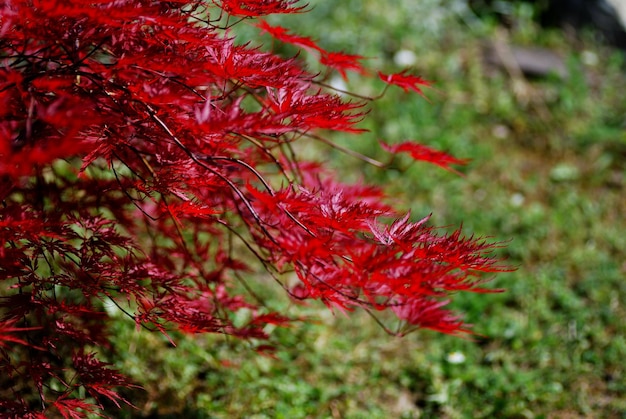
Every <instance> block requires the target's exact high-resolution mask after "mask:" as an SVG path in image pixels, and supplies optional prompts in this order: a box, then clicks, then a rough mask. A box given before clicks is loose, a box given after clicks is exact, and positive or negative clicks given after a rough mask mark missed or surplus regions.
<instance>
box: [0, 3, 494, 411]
mask: <svg viewBox="0 0 626 419" xmlns="http://www.w3.org/2000/svg"><path fill="white" fill-rule="evenodd" d="M302 11H304V6H300V5H298V2H296V1H292V0H282V1H280V0H275V1H268V0H262V1H261V0H259V1H227V0H222V1H210V2H201V1H190V2H159V1H152V0H115V1H113V0H100V1H90V2H86V1H79V0H65V1H54V0H46V1H42V0H13V1H10V2H6V1H5V2H0V60H1V62H2V65H1V66H0V201H1V203H0V410H2V411H3V412H8V413H6V415H7V416H8V417H44V416H50V417H58V416H59V415H60V416H62V417H64V418H77V417H84V416H86V415H87V414H88V413H90V412H96V411H98V410H99V409H100V408H102V407H103V406H104V405H105V404H109V405H111V404H113V405H118V406H119V404H120V402H125V400H124V399H123V398H122V397H121V396H120V395H119V394H118V393H117V392H116V387H120V386H121V387H128V386H130V384H129V383H128V382H127V381H126V379H125V378H124V377H123V376H122V375H121V374H120V373H118V372H116V371H114V370H112V369H111V368H110V365H108V364H107V363H105V362H103V361H102V360H101V359H104V358H98V357H99V356H104V354H108V355H107V356H114V354H111V350H112V349H111V345H110V343H109V335H108V331H107V325H108V324H109V323H110V322H111V321H112V319H111V316H112V315H113V314H112V313H114V312H117V313H119V314H121V315H124V316H127V317H128V318H129V319H132V321H134V322H135V323H136V324H137V326H138V327H143V328H147V329H151V330H158V331H161V332H163V333H167V332H168V331H169V330H180V331H183V332H186V333H206V332H211V333H222V334H228V335H234V336H238V337H241V338H243V339H252V338H254V339H268V338H269V336H268V334H267V328H266V326H267V325H279V326H282V325H286V324H288V323H289V322H290V321H291V320H292V319H290V318H289V316H288V315H287V313H275V312H272V311H271V310H270V309H269V308H268V307H265V306H264V304H262V303H261V302H259V301H256V300H255V299H254V298H249V297H250V295H247V294H245V293H244V294H242V293H241V292H240V291H238V290H241V286H240V285H238V279H240V278H241V276H242V275H245V274H246V273H247V272H249V271H250V270H252V269H254V268H258V267H262V268H264V269H265V270H266V271H267V273H268V274H269V275H271V276H273V277H274V278H275V279H276V280H277V281H278V282H279V283H280V284H281V285H282V286H283V287H284V288H285V290H286V291H287V292H288V293H290V295H291V296H292V297H293V298H295V299H317V300H321V301H323V302H324V303H326V304H328V305H329V306H332V307H338V308H340V309H344V310H352V309H354V308H363V309H365V310H369V311H370V312H374V311H381V310H388V311H390V312H392V313H395V315H396V316H397V317H398V318H399V319H401V320H402V321H403V326H401V327H400V328H399V329H397V330H393V331H391V330H390V333H395V334H400V335H401V334H405V333H407V332H409V331H411V330H413V329H415V328H420V327H423V328H430V329H434V330H438V331H441V332H444V333H457V332H463V331H466V328H465V327H464V326H463V323H462V321H461V320H460V318H459V317H458V316H456V315H454V314H451V313H450V312H449V311H447V310H445V309H444V308H443V306H444V305H445V304H446V303H447V299H448V296H449V294H450V293H451V292H455V291H474V292H483V291H484V289H483V288H482V287H481V284H482V282H483V279H481V278H482V277H481V274H482V273H485V272H497V271H501V270H503V269H505V268H503V267H502V266H500V265H499V264H498V261H497V260H496V259H495V258H493V257H492V256H491V254H490V252H491V250H492V249H493V248H494V247H495V246H496V245H495V244H492V243H488V242H486V241H483V240H477V239H474V238H467V237H463V236H462V235H461V233H460V231H457V232H455V233H453V234H444V233H442V232H440V231H439V230H437V229H435V228H433V227H429V226H428V225H427V222H426V221H427V219H422V220H421V221H419V222H411V221H410V220H409V217H408V215H407V216H402V215H401V214H398V213H397V212H396V211H395V210H394V209H393V208H391V207H390V206H388V205H386V204H384V203H383V202H384V200H385V198H384V194H383V192H382V191H380V190H379V189H377V188H375V187H369V186H363V185H349V184H342V183H340V182H337V181H335V180H333V178H334V177H336V176H333V174H332V173H327V172H325V171H324V169H323V168H322V165H321V163H317V162H307V161H306V160H305V159H303V158H302V156H300V155H299V154H298V152H297V150H298V147H297V145H294V143H296V142H299V143H302V142H306V141H311V140H322V141H323V142H325V143H327V144H331V145H332V142H331V141H330V140H328V139H326V138H325V137H323V136H322V135H323V134H320V131H321V130H331V131H343V132H348V133H355V132H360V131H361V129H360V128H359V127H358V122H359V121H360V120H361V119H362V118H363V117H364V115H365V111H364V110H363V103H359V102H350V101H346V100H344V99H343V98H342V97H340V96H339V95H337V94H334V93H333V92H332V91H329V90H327V89H326V88H325V87H324V86H325V84H324V83H323V80H321V79H320V76H316V75H314V74H310V73H309V72H307V70H306V69H304V68H303V67H302V66H301V63H300V62H299V61H298V60H297V59H296V58H281V57H280V56H278V55H275V54H273V53H271V52H267V51H264V50H262V49H261V48H260V46H255V45H251V44H241V43H239V42H235V40H234V39H233V37H232V32H231V29H230V26H229V25H230V23H228V24H227V23H225V22H233V21H241V20H247V19H249V18H252V17H256V16H262V15H267V14H270V13H296V12H302ZM226 16H229V17H226ZM238 19H240V20H238ZM259 27H260V28H261V29H262V30H264V31H267V32H269V33H270V34H272V35H273V36H274V37H275V38H276V39H278V40H280V41H283V42H289V43H292V44H294V45H296V46H298V47H301V48H305V49H308V50H310V51H312V52H314V53H316V54H319V59H320V62H321V63H322V64H324V65H326V66H328V67H329V69H331V70H334V71H338V72H339V73H340V74H341V75H342V76H344V77H345V76H346V71H356V72H360V73H363V74H366V72H365V70H364V68H363V67H362V66H361V64H360V62H359V60H360V59H361V57H358V56H355V55H350V54H345V53H340V52H328V51H325V50H323V49H322V48H321V47H319V46H318V45H317V44H316V43H315V42H314V41H313V40H311V39H310V38H307V37H301V36H298V35H294V34H291V33H289V32H288V31H286V30H284V29H282V28H280V27H271V26H269V25H267V24H266V23H264V22H261V23H259ZM380 77H381V78H382V79H383V80H384V81H386V82H387V83H390V84H395V85H398V86H400V87H401V88H403V89H405V90H415V91H417V92H418V93H421V91H420V90H419V86H425V85H427V83H426V82H424V81H423V80H422V79H420V78H418V77H416V76H408V75H406V74H404V73H400V74H397V75H389V76H387V75H383V74H381V75H380ZM388 148H389V150H390V151H393V152H408V153H409V154H411V155H412V156H413V157H414V158H416V159H421V160H428V161H431V162H433V163H435V164H439V165H440V166H443V167H445V168H449V165H450V164H457V163H461V161H460V160H456V159H454V158H452V157H450V156H448V155H447V154H444V153H439V152H436V151H433V150H431V149H428V148H426V147H425V146H420V145H416V144H413V143H402V144H399V145H396V146H389V147H388ZM394 219H395V220H396V221H393V222H392V221H391V220H394ZM385 220H386V222H385ZM292 280H293V281H292ZM240 310H246V312H249V313H252V314H251V316H250V317H249V318H250V320H249V321H247V322H245V323H244V324H242V323H241V322H236V321H235V320H234V319H235V317H236V316H235V314H236V313H237V312H238V311H240ZM267 347H268V346H267V345H266V344H262V345H260V346H259V350H265V349H266V348H267ZM94 350H96V352H94ZM80 394H83V395H84V397H82V398H81V397H80V396H79V395H80Z"/></svg>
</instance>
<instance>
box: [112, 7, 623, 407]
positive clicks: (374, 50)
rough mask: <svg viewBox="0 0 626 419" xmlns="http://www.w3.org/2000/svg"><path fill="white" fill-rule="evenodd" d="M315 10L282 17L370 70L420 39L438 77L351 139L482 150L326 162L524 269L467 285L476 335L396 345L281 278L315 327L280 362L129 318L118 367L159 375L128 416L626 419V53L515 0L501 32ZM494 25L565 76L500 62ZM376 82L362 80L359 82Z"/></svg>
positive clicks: (289, 333)
mask: <svg viewBox="0 0 626 419" xmlns="http://www.w3.org/2000/svg"><path fill="white" fill-rule="evenodd" d="M312 3H313V4H314V5H316V8H315V9H314V10H313V12H312V13H311V14H309V15H302V16H292V17H289V19H288V20H285V21H284V22H287V23H289V22H291V24H292V25H293V26H295V27H298V28H299V31H300V32H301V33H304V34H308V35H313V36H315V37H317V38H319V39H321V43H322V44H323V45H325V46H326V47H328V48H329V49H343V50H346V51H348V52H354V53H360V54H362V55H365V56H368V57H378V58H376V59H374V58H372V60H371V66H372V67H377V68H382V69H386V70H398V69H399V68H398V67H397V65H396V64H395V63H394V57H397V53H398V52H399V51H401V50H406V51H412V52H414V53H415V54H416V56H417V61H416V63H415V64H414V68H415V71H416V72H417V73H419V74H422V75H424V76H425V77H426V78H428V79H431V80H434V81H435V82H436V89H434V90H431V91H430V92H428V94H427V95H428V97H429V101H425V100H423V99H421V98H419V97H416V96H405V95H403V94H402V93H401V92H397V91H389V92H388V95H387V96H385V98H384V99H382V100H380V101H379V102H377V103H375V104H374V105H373V107H374V109H373V112H372V114H371V115H370V118H369V119H368V121H367V122H366V127H367V128H369V129H371V130H372V133H371V134H365V135H363V136H361V137H355V138H346V139H345V140H342V139H339V141H345V142H344V144H346V145H348V146H349V147H351V148H353V149H356V150H358V151H361V152H363V153H366V154H368V155H372V156H376V155H377V154H378V153H380V150H379V149H378V146H377V144H376V139H377V138H379V137H383V138H386V139H388V140H392V141H393V140H395V141H399V140H402V139H404V138H414V139H418V140H421V141H423V142H425V143H427V144H431V145H433V146H436V147H439V148H442V149H446V150H449V151H451V152H453V153H454V154H455V155H457V156H460V157H469V158H471V159H472V163H471V164H470V165H469V166H468V167H467V168H464V169H463V172H464V173H465V174H466V176H465V177H459V176H456V175H454V174H451V173H449V172H445V171H443V170H440V169H437V168H434V167H431V166H424V165H413V166H412V167H411V168H410V169H409V170H407V171H406V172H403V173H400V172H397V171H395V172H394V171H390V172H381V171H378V170H376V169H374V168H372V167H367V166H365V165H363V164H362V163H361V162H359V161H357V160H352V159H350V158H348V157H346V156H339V155H337V154H336V153H334V152H332V151H324V153H328V158H329V159H330V160H331V162H333V164H334V165H336V167H338V168H339V169H340V170H342V171H343V173H344V174H345V176H348V177H349V176H355V174H358V176H355V178H357V177H362V178H365V179H366V180H367V181H369V182H376V183H380V184H386V185H389V193H390V194H391V195H392V196H393V197H394V200H395V201H396V202H399V203H401V204H402V205H403V206H404V207H405V208H406V209H411V210H412V212H413V214H414V216H415V217H421V216H424V215H427V214H429V213H431V212H432V213H433V223H435V224H438V225H451V226H456V225H458V224H460V223H463V225H464V228H465V230H466V231H467V232H468V233H474V234H477V235H491V236H494V238H495V239H497V240H510V242H509V243H508V246H507V247H506V249H503V250H502V254H503V256H506V257H508V259H509V261H510V262H511V263H512V264H514V265H516V266H518V267H519V269H518V270H517V271H516V272H513V273H509V274H502V275H499V276H498V277H497V278H496V279H495V280H494V281H493V286H494V287H504V288H506V289H507V292H506V293H504V294H497V295H459V296H457V298H456V302H455V308H456V309H458V310H459V311H462V312H464V313H466V318H467V320H468V321H469V322H470V323H473V324H475V327H474V329H475V331H476V332H477V333H479V334H481V335H482V336H477V337H475V338H474V339H459V338H454V337H448V336H441V335H437V334H434V333H430V332H420V333H416V334H413V335H410V336H408V337H405V338H403V339H397V338H393V337H390V336H388V335H386V334H385V333H384V332H383V331H382V330H381V329H380V328H379V327H378V326H376V324H375V323H374V322H373V321H372V320H371V319H370V318H369V317H367V316H366V315H365V314H363V313H355V314H354V315H352V316H350V318H345V317H343V316H341V315H337V316H333V315H332V314H331V313H329V312H327V311H325V308H324V307H322V306H316V305H313V306H310V307H304V308H303V307H292V306H291V305H290V302H289V301H287V300H286V299H284V298H282V297H279V296H272V294H271V293H272V292H275V291H277V290H276V288H275V287H273V286H272V285H271V284H270V285H269V290H268V291H266V293H267V294H266V295H268V296H269V297H270V298H271V299H272V304H274V305H275V306H278V307H281V306H282V307H285V309H290V310H294V312H299V313H304V314H308V315H311V316H314V317H315V318H316V319H317V320H318V321H317V322H316V323H312V324H297V325H295V326H294V327H293V328H291V329H287V330H277V331H276V336H277V340H278V341H279V343H280V344H281V348H280V350H279V351H278V353H277V358H276V359H271V358H267V357H261V356H258V355H256V354H255V353H254V352H252V351H251V350H250V349H249V348H248V347H247V346H246V345H245V344H243V343H241V342H237V341H233V340H224V339H221V338H217V337H213V336H212V337H208V338H206V337H203V338H201V339H198V340H196V341H189V340H181V341H180V344H179V347H178V348H176V349H175V350H174V349H172V348H170V347H168V345H167V344H166V343H165V342H164V341H163V339H161V338H160V337H159V336H153V335H146V334H144V333H138V332H136V331H135V330H134V327H133V325H129V324H126V323H124V322H120V323H119V324H118V325H117V326H116V327H118V329H119V330H117V333H118V338H119V346H120V347H121V348H125V350H127V349H130V351H129V352H128V356H127V358H126V359H125V360H123V361H122V362H120V365H118V366H119V367H120V368H121V369H122V370H123V371H124V372H126V373H129V374H131V375H133V376H136V377H141V379H142V381H144V382H145V381H146V380H148V381H150V382H151V384H150V385H148V386H147V387H146V390H147V391H146V392H145V393H141V394H134V395H132V397H134V398H135V400H136V401H137V404H138V406H139V407H140V410H139V411H133V412H131V411H128V412H127V414H128V415H129V416H130V415H133V416H137V417H139V416H142V415H144V414H145V415H148V414H149V413H151V414H153V415H155V416H154V417H168V415H170V416H169V417H183V416H181V415H183V412H184V417H197V418H209V417H215V418H233V417H247V418H304V417H311V418H318V417H319V418H326V417H332V418H388V417H406V418H410V417H423V418H431V417H440V418H480V417H485V418H488V417H489V418H491V417H501V418H531V417H532V418H534V417H548V418H601V417H602V418H620V417H621V418H626V375H625V374H626V372H625V370H624V366H623V365H624V359H626V323H625V322H624V318H626V307H625V304H626V281H624V277H625V276H626V259H625V256H626V234H625V232H626V218H625V217H624V214H625V213H626V198H625V196H626V191H625V190H626V131H625V129H626V125H625V124H626V116H625V115H626V101H624V96H623V95H624V91H626V90H625V88H626V77H625V76H624V62H623V59H622V58H620V56H619V54H616V53H614V52H612V51H610V50H608V49H607V48H605V47H602V46H600V45H598V44H597V43H595V42H594V41H593V39H592V37H591V36H590V35H588V34H587V35H583V38H582V39H573V38H568V37H566V36H565V35H564V34H562V33H560V32H557V31H545V30H540V29H539V28H537V27H536V26H535V25H534V24H533V23H532V21H531V20H530V15H531V14H532V9H530V8H528V7H526V6H514V7H513V8H512V11H511V18H512V20H513V21H514V22H515V24H514V25H513V27H512V28H510V29H508V30H502V29H498V27H497V25H496V24H495V23H494V22H492V21H491V20H490V19H489V18H484V19H481V20H479V19H477V18H476V17H475V16H473V15H472V14H471V13H468V12H467V11H466V10H463V8H455V7H451V6H450V7H445V8H437V7H436V6H437V4H438V3H441V2H439V1H435V0H430V1H422V2H412V1H410V0H406V1H398V2H397V4H396V6H394V7H393V8H392V7H389V5H388V4H387V3H386V2H377V1H374V0H367V1H366V0H358V1H357V0H346V1H343V2H341V4H339V3H337V2H328V1H324V2H323V1H315V2H312ZM414 3H419V6H415V5H413V4H414ZM461 3H462V2H447V3H446V4H448V5H455V4H461ZM511 4H516V3H515V2H512V3H511ZM494 37H500V39H505V38H506V40H508V41H509V42H511V43H515V44H519V45H534V46H544V47H548V48H551V49H553V50H555V51H557V52H558V53H559V54H561V55H562V56H563V57H564V58H565V62H566V64H567V68H568V72H569V77H568V78H567V79H563V80H561V79H559V78H557V77H548V78H546V79H541V80H534V81H528V80H523V79H518V80H514V79H512V78H511V77H510V75H509V74H508V73H507V72H498V71H496V72H491V71H488V70H487V69H486V68H485V66H484V62H483V59H482V55H481V48H482V46H483V45H484V42H485V41H486V40H488V39H494ZM594 58H595V62H594ZM381 87H382V86H380V85H379V84H377V83H376V82H365V81H363V80H360V79H359V78H358V77H355V78H353V79H352V80H351V82H350V84H349V88H350V89H351V90H353V91H356V92H358V93H364V94H371V93H375V92H377V91H379V90H380V89H381ZM260 281H263V279H260ZM157 414H158V415H159V416H156V415H157Z"/></svg>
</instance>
